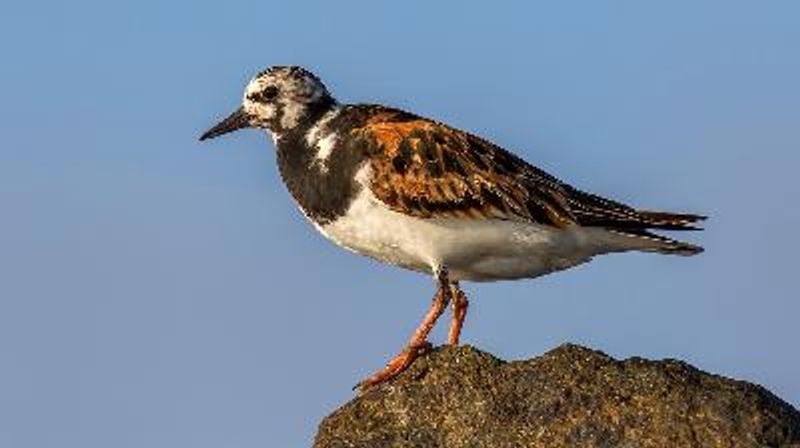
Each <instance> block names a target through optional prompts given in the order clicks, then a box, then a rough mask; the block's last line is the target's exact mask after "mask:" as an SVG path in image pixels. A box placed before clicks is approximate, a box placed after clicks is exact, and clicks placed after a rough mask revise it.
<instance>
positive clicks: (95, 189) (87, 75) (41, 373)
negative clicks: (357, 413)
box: [0, 1, 800, 448]
mask: <svg viewBox="0 0 800 448" xmlns="http://www.w3.org/2000/svg"><path fill="white" fill-rule="evenodd" d="M301 3H302V2H282V3H281V4H278V3H277V2H265V1H252V2H222V1H214V2H184V3H177V2H175V3H173V4H167V3H166V2H157V1H137V2H128V3H127V4H124V3H116V4H115V3H113V2H101V1H95V2H36V1H30V2H7V3H5V4H4V5H3V8H2V9H3V13H2V16H0V55H2V60H3V62H2V64H1V65H0V99H1V100H2V105H1V106H0V136H2V144H0V206H2V209H1V210H2V215H0V446H3V447H14V448H28V447H31V448H32V447H37V448H39V447H59V448H63V447H80V448H93V447H97V448H101V447H102V448H105V447H115V448H126V447H147V448H159V447H165V448H166V447H170V448H171V447H201V448H202V447H266V446H285V447H294V446H297V447H302V446H307V445H309V444H310V442H311V439H312V437H313V435H314V434H315V431H316V425H317V423H318V422H319V420H320V419H321V418H322V417H323V416H324V415H326V414H328V413H330V412H331V411H332V410H333V409H335V408H336V407H338V406H339V405H341V404H343V403H344V402H345V401H346V400H349V399H350V398H352V397H353V393H352V392H351V391H350V387H351V386H352V385H353V384H354V383H355V382H356V381H358V380H359V379H360V378H362V377H363V376H365V375H367V374H369V373H371V372H372V371H373V370H374V369H377V368H379V367H381V366H382V365H383V364H384V362H385V361H386V360H387V359H388V358H389V357H390V356H392V355H393V354H395V352H396V351H397V350H398V349H399V348H400V347H401V345H402V344H403V343H404V342H405V341H406V338H407V337H408V335H409V334H410V332H411V331H412V329H413V328H414V327H415V326H416V324H417V323H418V321H419V319H420V318H421V316H422V314H423V313H424V311H425V309H426V308H427V306H428V304H429V300H430V297H431V295H432V293H433V289H434V287H433V284H432V281H431V280H430V279H429V278H427V277H424V276H420V275H418V274H413V273H409V272H404V271H400V270H398V269H396V268H392V267H386V266H382V265H379V264H377V263H375V262H373V261H370V260H367V259H363V258H360V257H358V256H355V255H352V254H350V253H348V252H345V251H343V250H341V249H339V248H337V247H335V246H334V245H332V244H331V243H329V242H327V241H326V240H324V239H323V237H321V236H320V235H318V234H317V233H316V232H315V231H314V229H313V228H312V227H311V226H310V225H308V224H307V223H306V222H305V221H304V219H303V217H302V215H301V214H300V213H299V212H298V211H297V210H296V209H295V207H294V204H293V203H292V201H291V200H290V198H289V196H288V194H287V192H286V191H285V188H284V187H283V185H282V183H281V182H280V179H279V178H278V176H277V172H276V167H275V163H274V158H275V156H274V151H273V147H272V142H271V140H270V139H269V138H267V137H266V136H265V135H264V134H262V133H259V132H256V131H248V132H241V133H238V134H236V135H233V136H229V137H227V136H226V137H225V138H221V139H219V140H214V141H212V142H207V143H205V144H200V143H198V142H197V137H198V135H199V134H200V133H201V132H202V131H203V130H205V129H206V128H207V127H209V126H210V125H212V124H214V123H215V122H216V121H217V120H218V119H219V118H221V117H223V116H224V115H226V114H228V113H229V112H231V111H232V110H233V109H234V108H235V107H237V106H238V104H239V101H240V98H241V91H242V88H243V86H244V84H245V83H246V81H247V80H248V79H249V78H250V77H251V76H252V75H253V74H254V73H255V72H257V71H259V70H260V69H262V68H264V67H266V66H268V65H273V64H301V65H304V66H307V67H308V68H311V69H312V70H314V71H316V72H317V73H318V74H319V75H320V76H321V77H322V78H323V79H324V80H325V81H326V83H327V84H328V86H329V88H330V89H331V90H332V91H333V92H334V94H335V95H336V96H337V97H338V98H339V99H340V100H342V101H343V102H381V103H386V104H391V105H396V106H400V107H403V108H407V109H410V110H412V111H415V112H417V113H420V114H423V115H426V116H430V117H434V118H437V119H440V120H443V121H446V122H448V123H451V124H453V125H455V126H457V127H460V128H464V129H468V130H471V131H473V132H476V133H479V134H481V135H483V136H485V137H487V138H490V139H492V140H494V141H495V142H497V143H499V144H501V145H503V146H505V147H507V148H509V149H512V150H514V151H516V152H517V153H518V154H520V155H521V156H523V157H524V158H525V159H527V160H529V161H531V162H533V163H535V164H537V165H539V166H541V167H542V168H544V169H546V170H548V171H550V172H552V173H553V174H555V175H557V176H559V177H561V178H563V179H565V180H567V181H569V182H571V183H573V184H575V185H577V186H578V187H581V188H584V189H588V190H591V191H595V192H597V193H600V194H603V195H607V196H611V197H614V198H617V199H621V200H624V201H627V202H630V203H632V204H634V205H638V206H643V207H648V208H662V209H666V210H676V211H689V212H701V213H706V214H708V215H710V216H711V217H712V218H711V220H710V221H709V222H708V224H707V230H706V231H705V232H703V233H699V234H691V235H688V236H687V235H681V236H686V237H687V238H688V239H690V240H692V241H697V242H699V243H701V244H703V245H704V246H705V247H706V249H707V252H706V253H705V254H703V255H702V256H699V257H695V258H690V259H686V258H675V257H665V256H654V255H644V254H628V255H616V256H607V257H603V258H600V259H597V260H595V261H594V262H593V263H591V264H589V265H585V266H582V267H580V268H577V269H573V270H571V271H568V272H564V273H560V274H556V275H552V276H549V277H545V278H542V279H538V280H532V281H520V282H514V283H497V284H481V285H477V284H467V285H466V289H467V291H468V292H469V293H470V294H471V297H472V307H471V309H470V311H471V313H470V315H469V317H468V322H467V326H466V330H465V339H466V342H467V343H470V344H473V345H476V346H477V347H479V348H481V349H484V350H488V351H491V352H492V353H494V354H496V355H497V356H500V357H502V358H505V359H521V358H529V357H533V356H537V355H540V354H542V353H544V352H546V351H547V350H550V349H552V348H554V347H556V346H558V345H559V344H561V343H564V342H568V341H570V342H576V343H580V344H584V345H588V346H590V347H593V348H596V349H600V350H603V351H605V352H607V353H609V354H611V355H613V356H615V357H621V358H625V357H629V356H644V357H648V358H656V359H659V358H665V357H675V358H680V359H684V360H686V361H688V362H690V363H692V364H694V365H696V366H698V367H700V368H702V369H704V370H708V371H711V372H715V373H719V374H722V375H725V376H729V377H733V378H739V379H744V380H748V381H752V382H756V383H759V384H762V385H764V386H765V387H767V388H768V389H770V390H771V391H773V392H775V393H776V394H777V395H779V396H781V397H782V398H784V399H785V400H787V401H788V402H790V403H792V404H794V405H795V406H798V405H800V357H798V341H800V331H798V326H797V325H798V315H800V295H798V292H797V280H798V278H797V277H798V273H799V272H798V260H797V252H798V249H800V244H798V236H797V231H798V227H800V206H798V193H799V192H800V188H798V186H797V173H798V170H799V169H800V81H798V80H800V52H798V48H800V26H798V23H799V22H798V18H799V17H800V4H798V3H797V2H792V1H771V2H737V1H719V2H697V1H684V2H667V3H661V4H660V5H656V4H655V2H635V1H621V2H573V1H565V2H558V3H557V5H556V3H555V2H551V3H550V4H549V5H545V4H544V3H536V4H534V5H527V6H511V4H510V3H509V4H507V5H500V3H499V2H493V5H491V6H490V5H489V3H488V2H486V4H485V5H483V6H480V7H478V6H469V5H467V4H466V3H465V2H458V4H456V3H455V2H451V3H450V5H449V6H446V5H444V4H440V3H444V2H402V4H401V3H397V2H395V4H394V5H384V4H380V5H378V4H377V2H359V3H349V2H318V3H303V4H301ZM645 3H647V5H645ZM442 330H443V328H439V329H438V331H437V332H436V333H435V334H434V341H435V342H441V341H442V338H443V333H444V332H443V331H442Z"/></svg>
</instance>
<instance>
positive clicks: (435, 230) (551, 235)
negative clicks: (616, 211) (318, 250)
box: [318, 166, 594, 281]
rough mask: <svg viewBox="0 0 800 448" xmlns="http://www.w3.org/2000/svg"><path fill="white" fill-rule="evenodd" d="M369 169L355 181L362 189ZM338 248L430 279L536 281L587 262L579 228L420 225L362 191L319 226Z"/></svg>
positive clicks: (449, 222) (482, 222)
mask: <svg viewBox="0 0 800 448" xmlns="http://www.w3.org/2000/svg"><path fill="white" fill-rule="evenodd" d="M368 176H369V171H368V167H366V166H365V167H364V168H362V170H360V171H359V173H358V175H357V179H359V178H360V179H359V180H360V181H362V182H364V183H366V182H365V181H366V180H367V179H368ZM318 229H319V230H320V232H322V233H323V234H324V235H325V236H326V237H327V238H329V239H331V240H332V241H334V242H335V243H336V244H338V245H340V246H342V247H345V248H347V249H349V250H352V251H354V252H357V253H359V254H362V255H366V256H368V257H372V258H375V259H377V260H379V261H382V262H385V263H390V264H394V265H398V266H402V267H405V268H408V269H413V270H417V271H421V272H426V273H432V272H433V270H434V269H435V268H436V267H438V266H447V268H448V270H449V271H450V275H451V278H452V279H453V280H475V281H492V280H502V279H515V278H528V277H536V276H539V275H542V274H546V273H549V272H553V271H556V270H560V269H566V268H568V267H571V266H574V265H576V264H579V263H581V262H584V261H587V260H588V259H589V258H590V256H591V255H592V254H593V252H594V251H592V250H591V248H590V246H591V245H590V244H586V243H587V242H589V241H588V238H587V235H586V234H585V232H584V231H582V230H580V229H579V228H576V229H569V230H564V229H555V228H553V227H547V226H540V225H536V224H531V223H523V222H513V221H501V220H492V219H456V218H452V219H422V218H416V217H412V216H408V215H404V214H402V213H398V212H395V211H393V210H391V209H389V208H388V207H387V206H385V205H384V204H383V203H381V202H380V201H379V200H377V199H376V198H375V197H374V196H373V195H372V193H371V192H370V191H369V189H368V188H364V189H362V191H361V192H360V193H359V195H358V197H357V198H356V199H355V201H353V203H352V204H351V206H350V208H349V209H348V211H347V213H346V214H345V215H344V216H342V217H340V218H338V219H337V220H335V221H333V222H331V223H328V224H325V225H323V226H318Z"/></svg>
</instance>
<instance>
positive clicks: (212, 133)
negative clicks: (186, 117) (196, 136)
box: [200, 107, 250, 142]
mask: <svg viewBox="0 0 800 448" xmlns="http://www.w3.org/2000/svg"><path fill="white" fill-rule="evenodd" d="M249 127H250V118H249V117H248V116H247V112H245V111H244V108H241V107H240V108H239V109H236V112H234V113H232V114H230V115H228V118H226V119H224V120H222V121H220V122H219V124H217V125H216V126H214V127H213V128H211V129H209V130H207V131H206V132H205V133H204V134H203V135H201V136H200V141H201V142H202V141H203V140H207V139H210V138H215V137H219V136H220V135H222V134H227V133H228V132H233V131H236V130H239V129H242V128H249Z"/></svg>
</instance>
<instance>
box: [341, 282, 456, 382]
mask: <svg viewBox="0 0 800 448" xmlns="http://www.w3.org/2000/svg"><path fill="white" fill-rule="evenodd" d="M437 277H438V283H439V289H438V291H437V292H436V295H435V296H434V297H433V303H432V304H431V307H430V309H429V310H428V313H427V314H426V315H425V318H424V319H423V320H422V323H420V325H419V327H417V329H416V331H414V334H413V335H412V336H411V339H410V340H409V341H408V345H407V346H406V348H405V349H404V350H403V351H402V352H400V354H399V355H397V356H395V357H394V358H393V359H392V360H391V361H389V363H388V364H386V367H384V368H383V369H381V370H379V371H377V372H375V373H374V374H372V376H370V377H369V378H367V379H365V380H363V381H361V382H360V383H358V384H357V385H356V387H355V388H357V389H359V390H361V391H362V392H363V391H365V390H367V389H368V388H370V387H371V386H374V385H376V384H380V383H383V382H385V381H388V380H390V379H392V378H394V377H396V376H397V375H399V374H400V373H401V372H402V371H404V370H405V369H407V368H408V366H410V365H411V363H412V362H414V360H415V359H417V358H418V357H419V356H421V355H423V354H425V353H426V352H427V351H428V350H430V348H431V344H430V342H428V334H430V332H431V330H433V326H434V325H436V321H437V320H438V319H439V316H441V315H442V313H444V311H445V310H446V309H447V304H448V303H449V302H450V299H451V291H450V286H449V285H450V283H449V281H448V280H447V271H444V270H443V271H442V272H441V273H440V274H438V275H437Z"/></svg>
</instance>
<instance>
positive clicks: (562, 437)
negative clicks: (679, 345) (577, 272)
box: [314, 344, 800, 448]
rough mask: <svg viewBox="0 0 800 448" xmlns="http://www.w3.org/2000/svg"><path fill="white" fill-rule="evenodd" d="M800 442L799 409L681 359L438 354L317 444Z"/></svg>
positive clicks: (367, 400) (569, 353)
mask: <svg viewBox="0 0 800 448" xmlns="http://www.w3.org/2000/svg"><path fill="white" fill-rule="evenodd" d="M562 446H563V447H625V448H634V447H636V448H638V447H642V448H644V447H767V446H768V447H800V413H798V411H797V410H796V409H794V408H792V407H791V406H790V405H788V404H787V403H785V402H783V401H781V400H780V399H779V398H777V397H776V396H774V395H772V394H771V393H770V392H768V391H767V390H766V389H764V388H762V387H761V386H757V385H753V384H749V383H746V382H743V381H735V380H731V379H727V378H723V377H720V376H716V375H711V374H708V373H704V372H702V371H700V370H698V369H696V368H694V367H692V366H690V365H688V364H686V363H684V362H680V361H674V360H665V361H648V360H644V359H640V358H631V359H628V360H625V361H617V360H614V359H612V358H610V357H609V356H607V355H605V354H603V353H601V352H597V351H594V350H590V349H587V348H583V347H580V346H576V345H570V344H567V345H562V346H560V347H558V348H556V349H555V350H553V351H551V352H548V353H546V354H545V355H543V356H541V357H538V358H534V359H531V360H527V361H516V362H504V361H502V360H499V359H497V358H495V357H493V356H492V355H489V354H487V353H483V352H481V351H478V350H476V349H474V348H472V347H457V348H452V347H442V348H439V349H436V350H434V351H433V352H432V353H430V354H429V355H427V356H425V357H423V358H420V359H418V360H417V361H416V362H415V363H414V364H413V365H412V366H411V367H410V368H409V370H407V371H406V372H404V373H403V374H402V375H401V376H400V377H398V378H397V379H396V380H395V381H393V382H391V383H388V384H384V385H381V386H378V387H375V388H373V389H371V390H369V391H368V392H366V393H365V394H363V395H361V396H359V397H356V398H355V399H353V400H352V401H351V402H349V403H347V404H346V405H344V406H343V407H342V408H340V409H338V410H337V411H335V412H334V413H333V414H331V415H330V416H328V417H326V418H325V419H324V420H323V421H322V423H321V424H320V428H319V433H318V434H317V437H316V440H315V443H314V447H315V448H344V447H348V448H357V447H358V448H360V447H364V448H367V447H369V448H389V447H426V448H433V447H447V448H458V447H471V448H478V447H492V448H502V447H562Z"/></svg>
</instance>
